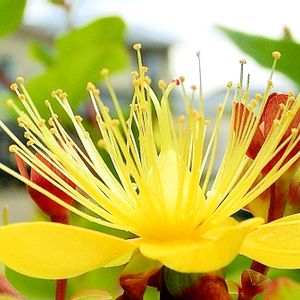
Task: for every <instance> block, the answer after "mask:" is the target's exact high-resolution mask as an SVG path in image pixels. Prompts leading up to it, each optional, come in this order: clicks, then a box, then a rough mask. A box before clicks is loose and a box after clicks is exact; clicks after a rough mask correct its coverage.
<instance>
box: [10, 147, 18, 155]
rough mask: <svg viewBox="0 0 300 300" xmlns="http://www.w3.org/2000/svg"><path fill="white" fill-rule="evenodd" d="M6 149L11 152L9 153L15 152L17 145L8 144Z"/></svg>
mask: <svg viewBox="0 0 300 300" xmlns="http://www.w3.org/2000/svg"><path fill="white" fill-rule="evenodd" d="M8 150H9V152H11V153H15V152H17V151H18V146H17V145H10V146H9V147H8Z"/></svg>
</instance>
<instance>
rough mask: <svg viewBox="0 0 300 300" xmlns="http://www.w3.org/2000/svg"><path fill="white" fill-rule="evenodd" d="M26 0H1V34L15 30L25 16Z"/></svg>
mask: <svg viewBox="0 0 300 300" xmlns="http://www.w3.org/2000/svg"><path fill="white" fill-rule="evenodd" d="M25 5H26V0H0V36H3V35H7V34H9V33H11V32H13V31H15V30H16V29H17V28H18V27H19V25H20V23H21V21H22V17H23V12H24V8H25Z"/></svg>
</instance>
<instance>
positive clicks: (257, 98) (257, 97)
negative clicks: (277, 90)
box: [255, 93, 262, 101]
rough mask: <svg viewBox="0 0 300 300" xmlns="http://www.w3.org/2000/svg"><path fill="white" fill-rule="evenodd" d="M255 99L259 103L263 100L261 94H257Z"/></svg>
mask: <svg viewBox="0 0 300 300" xmlns="http://www.w3.org/2000/svg"><path fill="white" fill-rule="evenodd" d="M255 99H256V100H257V101H259V100H261V99H262V95H261V94H260V93H257V94H255Z"/></svg>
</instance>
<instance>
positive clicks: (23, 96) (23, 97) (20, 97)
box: [18, 94, 26, 101]
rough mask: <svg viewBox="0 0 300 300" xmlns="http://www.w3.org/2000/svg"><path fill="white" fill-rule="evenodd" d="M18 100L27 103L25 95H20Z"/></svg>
mask: <svg viewBox="0 0 300 300" xmlns="http://www.w3.org/2000/svg"><path fill="white" fill-rule="evenodd" d="M18 98H19V99H20V100H21V101H25V100H26V97H25V95H24V94H20V95H19V96H18Z"/></svg>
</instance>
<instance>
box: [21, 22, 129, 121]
mask: <svg viewBox="0 0 300 300" xmlns="http://www.w3.org/2000/svg"><path fill="white" fill-rule="evenodd" d="M124 29H125V25H124V23H123V21H122V20H121V19H120V18H117V17H107V18H103V19H98V20H96V21H94V22H92V23H91V24H89V25H87V26H85V27H83V28H80V29H76V30H74V31H72V32H70V33H68V34H66V35H65V36H63V37H60V38H59V39H58V40H57V41H56V47H55V49H56V60H55V62H54V63H53V64H52V65H51V66H50V67H49V68H48V70H47V71H46V72H45V73H44V74H42V75H39V76H37V77H34V78H32V79H31V80H29V81H28V83H27V84H26V86H27V88H28V90H29V92H30V95H31V97H32V98H33V100H34V102H35V104H36V106H37V107H38V109H39V110H40V111H41V112H43V111H47V110H46V109H45V106H44V100H45V99H48V98H49V97H50V95H51V92H52V91H53V90H54V89H58V88H60V89H63V90H64V91H66V92H67V94H68V96H69V97H68V100H69V101H70V103H71V106H72V108H73V109H74V111H76V109H77V108H78V107H79V105H80V104H81V103H82V101H83V100H85V99H88V93H87V91H86V84H87V82H88V81H91V82H94V83H96V84H97V83H99V82H100V80H101V77H100V74H99V72H100V70H101V69H102V68H108V69H109V70H110V71H111V72H114V71H118V70H120V69H122V68H124V67H126V66H127V63H128V53H127V50H126V48H125V45H124ZM52 102H53V106H54V108H55V111H56V112H57V113H58V114H59V115H60V118H62V117H63V115H61V113H62V110H61V109H60V108H59V105H57V104H56V101H52ZM64 121H65V120H64Z"/></svg>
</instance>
